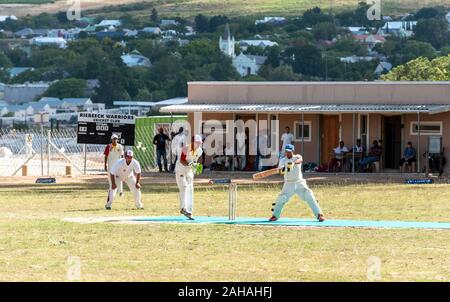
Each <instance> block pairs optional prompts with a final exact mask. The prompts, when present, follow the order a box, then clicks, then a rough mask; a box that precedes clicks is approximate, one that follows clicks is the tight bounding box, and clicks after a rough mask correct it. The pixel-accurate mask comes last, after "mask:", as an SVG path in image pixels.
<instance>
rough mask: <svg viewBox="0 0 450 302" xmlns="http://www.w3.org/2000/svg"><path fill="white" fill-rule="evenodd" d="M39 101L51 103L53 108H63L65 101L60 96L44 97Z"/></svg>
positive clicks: (46, 103) (45, 103)
mask: <svg viewBox="0 0 450 302" xmlns="http://www.w3.org/2000/svg"><path fill="white" fill-rule="evenodd" d="M38 103H40V104H44V105H49V106H50V107H51V108H54V109H56V110H59V109H61V108H62V104H63V101H61V100H60V99H59V98H52V97H43V98H41V99H40V100H39V101H38Z"/></svg>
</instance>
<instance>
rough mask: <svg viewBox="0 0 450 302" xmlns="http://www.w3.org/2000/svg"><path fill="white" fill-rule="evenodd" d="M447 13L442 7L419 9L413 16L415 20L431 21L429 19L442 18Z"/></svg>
mask: <svg viewBox="0 0 450 302" xmlns="http://www.w3.org/2000/svg"><path fill="white" fill-rule="evenodd" d="M446 13H447V11H446V9H445V8H444V7H442V6H437V7H424V8H421V9H420V10H419V11H417V13H416V14H415V15H414V19H415V20H420V19H431V18H443V17H444V16H445V14H446Z"/></svg>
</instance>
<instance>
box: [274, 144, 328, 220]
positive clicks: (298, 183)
mask: <svg viewBox="0 0 450 302" xmlns="http://www.w3.org/2000/svg"><path fill="white" fill-rule="evenodd" d="M294 151H295V148H294V146H293V145H291V144H288V145H286V146H285V149H284V152H285V157H283V158H282V159H280V162H279V164H278V169H279V171H280V173H281V174H284V185H283V189H282V190H281V193H280V194H279V195H278V198H277V200H276V203H275V204H274V206H275V208H274V209H273V215H272V217H270V219H269V221H272V222H273V221H277V220H278V219H279V218H280V215H281V212H282V211H283V207H284V206H285V204H286V203H287V202H288V201H289V200H290V199H291V197H292V195H294V194H297V195H298V197H300V199H303V200H304V201H306V203H307V204H308V205H309V207H310V208H311V210H312V211H313V213H314V216H315V217H316V218H317V219H318V220H319V222H322V221H324V220H325V217H324V216H323V213H322V210H321V209H320V206H319V204H318V203H317V200H316V198H315V196H314V193H313V191H312V190H311V189H310V188H309V187H308V185H307V184H306V180H304V179H303V175H302V162H303V158H302V156H301V155H299V154H294Z"/></svg>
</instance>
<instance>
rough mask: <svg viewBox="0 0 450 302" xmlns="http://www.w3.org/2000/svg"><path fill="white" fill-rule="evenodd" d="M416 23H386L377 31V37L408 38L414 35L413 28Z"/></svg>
mask: <svg viewBox="0 0 450 302" xmlns="http://www.w3.org/2000/svg"><path fill="white" fill-rule="evenodd" d="M416 25H417V21H390V22H386V23H385V24H384V25H383V27H381V28H380V29H378V33H377V34H378V35H381V36H388V35H393V36H398V37H404V38H409V37H411V36H413V35H414V28H415V27H416Z"/></svg>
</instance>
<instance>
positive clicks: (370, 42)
mask: <svg viewBox="0 0 450 302" xmlns="http://www.w3.org/2000/svg"><path fill="white" fill-rule="evenodd" d="M353 37H354V39H355V40H356V41H358V43H360V44H361V45H363V46H365V47H367V49H368V50H369V51H370V50H372V48H374V47H375V45H377V44H383V43H384V42H386V38H385V37H383V36H382V35H354V36H353Z"/></svg>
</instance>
